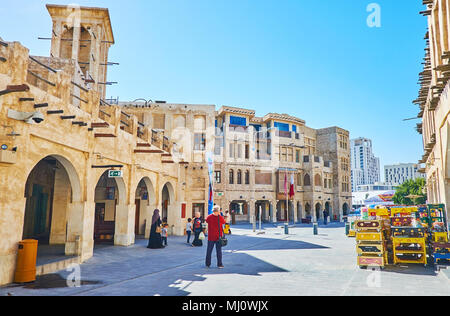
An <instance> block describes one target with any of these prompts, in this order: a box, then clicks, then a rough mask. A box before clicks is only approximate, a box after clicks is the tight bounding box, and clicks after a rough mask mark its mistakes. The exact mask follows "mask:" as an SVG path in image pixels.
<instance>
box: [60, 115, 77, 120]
mask: <svg viewBox="0 0 450 316" xmlns="http://www.w3.org/2000/svg"><path fill="white" fill-rule="evenodd" d="M75 118H76V116H75V115H66V116H64V115H63V116H61V120H73V119H75Z"/></svg>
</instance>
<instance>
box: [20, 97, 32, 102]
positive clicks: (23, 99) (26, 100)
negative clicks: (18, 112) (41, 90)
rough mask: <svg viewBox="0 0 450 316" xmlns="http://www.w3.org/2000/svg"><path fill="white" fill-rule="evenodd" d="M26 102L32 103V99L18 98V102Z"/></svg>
mask: <svg viewBox="0 0 450 316" xmlns="http://www.w3.org/2000/svg"><path fill="white" fill-rule="evenodd" d="M28 101H34V98H20V99H19V102H28Z"/></svg>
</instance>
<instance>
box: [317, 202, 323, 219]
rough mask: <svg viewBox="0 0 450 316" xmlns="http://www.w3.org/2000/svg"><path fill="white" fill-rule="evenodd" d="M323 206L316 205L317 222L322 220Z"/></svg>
mask: <svg viewBox="0 0 450 316" xmlns="http://www.w3.org/2000/svg"><path fill="white" fill-rule="evenodd" d="M321 215H322V204H320V203H317V204H316V221H319V220H320V219H321V218H322V216H321Z"/></svg>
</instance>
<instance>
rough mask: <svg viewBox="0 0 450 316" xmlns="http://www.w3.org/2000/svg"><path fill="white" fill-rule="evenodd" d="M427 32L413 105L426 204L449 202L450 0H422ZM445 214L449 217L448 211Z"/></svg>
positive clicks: (447, 203)
mask: <svg viewBox="0 0 450 316" xmlns="http://www.w3.org/2000/svg"><path fill="white" fill-rule="evenodd" d="M424 4H425V5H426V10H424V11H422V12H421V14H423V15H424V16H426V17H427V20H428V31H427V33H426V35H425V41H426V48H425V57H424V62H423V64H424V69H423V71H422V72H421V73H420V77H419V81H420V83H421V88H420V91H419V97H418V98H417V99H416V100H415V101H414V104H417V105H418V106H419V108H420V109H419V115H418V117H419V118H421V119H422V122H420V123H418V124H417V131H418V132H419V133H420V134H422V136H423V145H424V151H425V152H424V155H423V156H422V158H421V160H420V161H419V163H421V164H425V165H424V167H423V169H422V170H421V171H422V172H425V173H426V179H427V193H428V202H429V203H443V204H446V205H447V206H448V205H449V202H450V119H449V111H450V81H449V79H450V64H449V60H450V40H449V38H450V37H449V31H450V29H449V27H450V12H449V8H450V7H449V6H450V1H449V0H432V1H424ZM447 216H449V214H448V212H447Z"/></svg>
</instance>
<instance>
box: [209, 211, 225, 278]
mask: <svg viewBox="0 0 450 316" xmlns="http://www.w3.org/2000/svg"><path fill="white" fill-rule="evenodd" d="M206 222H207V223H208V249H207V251H206V262H205V265H206V267H207V268H209V267H210V266H211V255H212V251H213V249H214V247H216V254H217V267H218V268H219V269H223V268H224V266H223V263H222V247H225V246H226V245H227V244H228V240H227V239H226V238H225V237H224V236H223V230H222V227H223V225H224V224H225V219H224V218H223V217H222V216H220V207H219V206H215V207H214V209H213V214H211V215H209V216H208V218H207V219H206Z"/></svg>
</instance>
